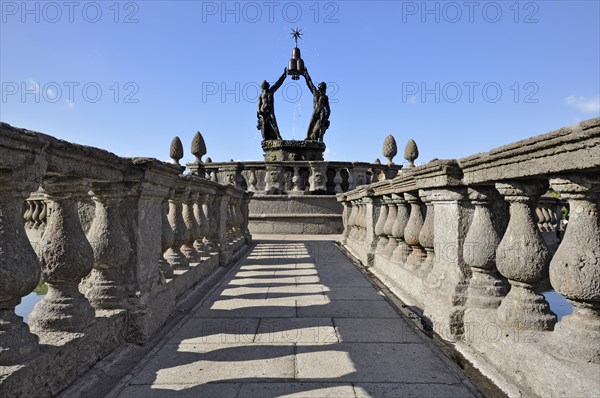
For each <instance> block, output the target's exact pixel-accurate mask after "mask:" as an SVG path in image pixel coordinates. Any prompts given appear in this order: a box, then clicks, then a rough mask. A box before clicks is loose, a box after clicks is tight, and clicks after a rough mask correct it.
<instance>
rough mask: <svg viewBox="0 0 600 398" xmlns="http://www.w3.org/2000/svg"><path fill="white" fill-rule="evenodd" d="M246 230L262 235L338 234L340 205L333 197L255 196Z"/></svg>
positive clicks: (340, 224) (340, 222) (340, 214)
mask: <svg viewBox="0 0 600 398" xmlns="http://www.w3.org/2000/svg"><path fill="white" fill-rule="evenodd" d="M249 210H250V216H249V221H250V223H249V229H250V232H251V233H262V234H341V233H342V231H343V229H344V226H343V225H342V206H341V204H340V203H339V202H338V201H337V200H336V197H335V196H333V195H318V196H297V195H264V194H255V195H254V196H253V197H252V200H251V201H250V205H249Z"/></svg>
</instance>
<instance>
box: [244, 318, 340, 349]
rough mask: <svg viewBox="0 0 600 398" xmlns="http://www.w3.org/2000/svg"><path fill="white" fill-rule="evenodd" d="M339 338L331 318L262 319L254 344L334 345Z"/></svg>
mask: <svg viewBox="0 0 600 398" xmlns="http://www.w3.org/2000/svg"><path fill="white" fill-rule="evenodd" d="M338 341H339V340H338V336H337V333H336V330H335V328H334V327H333V322H332V320H331V318H271V319H262V320H261V321H260V326H259V328H258V332H257V333H256V337H255V339H254V342H259V343H288V344H292V343H293V344H299V345H309V344H333V343H337V342H338Z"/></svg>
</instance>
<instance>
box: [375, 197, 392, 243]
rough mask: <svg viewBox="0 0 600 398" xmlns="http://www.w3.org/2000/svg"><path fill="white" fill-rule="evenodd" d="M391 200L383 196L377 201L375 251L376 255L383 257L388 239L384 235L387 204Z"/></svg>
mask: <svg viewBox="0 0 600 398" xmlns="http://www.w3.org/2000/svg"><path fill="white" fill-rule="evenodd" d="M390 200H391V198H390V197H389V196H383V197H382V198H381V199H380V200H379V201H378V203H379V207H380V211H379V218H378V219H377V223H375V236H376V239H377V248H376V249H375V250H376V252H377V254H381V255H383V249H384V248H385V246H386V245H387V244H388V237H387V234H386V233H385V229H384V227H385V225H386V222H387V219H388V211H389V206H388V204H389V202H390Z"/></svg>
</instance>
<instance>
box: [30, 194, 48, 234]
mask: <svg viewBox="0 0 600 398" xmlns="http://www.w3.org/2000/svg"><path fill="white" fill-rule="evenodd" d="M45 207H46V206H45V204H44V201H43V200H34V201H33V213H31V218H32V221H33V225H32V228H33V229H39V228H40V227H41V226H42V217H41V215H42V211H43V210H44V209H45Z"/></svg>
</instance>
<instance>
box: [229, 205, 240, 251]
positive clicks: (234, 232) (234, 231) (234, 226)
mask: <svg viewBox="0 0 600 398" xmlns="http://www.w3.org/2000/svg"><path fill="white" fill-rule="evenodd" d="M237 207H238V203H237V198H235V197H231V198H230V199H229V214H230V217H231V221H230V223H231V239H232V240H233V241H235V240H237V238H238V232H239V225H238V215H237Z"/></svg>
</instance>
